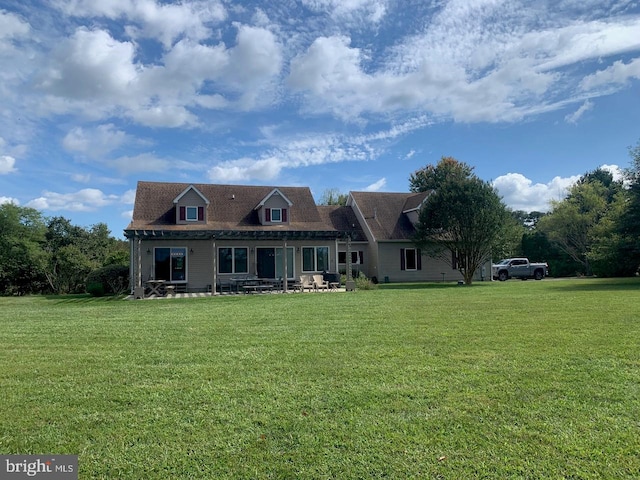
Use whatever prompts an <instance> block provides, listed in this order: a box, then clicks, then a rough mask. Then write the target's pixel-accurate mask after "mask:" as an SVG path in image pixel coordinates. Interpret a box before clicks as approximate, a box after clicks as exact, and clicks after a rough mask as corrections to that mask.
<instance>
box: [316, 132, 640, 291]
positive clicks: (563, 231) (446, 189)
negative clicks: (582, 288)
mask: <svg viewBox="0 0 640 480" xmlns="http://www.w3.org/2000/svg"><path fill="white" fill-rule="evenodd" d="M629 153H630V156H631V166H630V167H629V168H627V169H625V170H624V175H623V178H622V179H619V180H618V179H614V177H613V175H612V174H611V173H610V172H609V171H606V170H604V169H602V168H598V169H596V170H594V171H591V172H587V173H585V174H584V175H582V177H581V178H580V179H579V180H578V182H576V183H575V184H574V185H573V186H572V187H571V188H570V189H569V190H568V192H567V195H566V197H565V198H564V199H562V200H559V201H553V202H552V203H551V205H550V206H551V209H550V211H549V212H536V211H534V212H525V211H513V210H510V209H509V208H507V207H506V205H505V204H504V203H503V202H502V200H501V198H500V196H499V194H498V192H497V191H496V190H495V188H493V187H492V185H491V184H490V182H487V181H484V180H482V179H480V178H479V177H478V176H477V175H475V173H474V172H473V167H472V166H470V165H468V164H466V163H464V162H460V161H458V160H456V159H455V158H452V157H443V158H442V159H441V160H440V161H439V162H438V163H437V164H435V165H427V166H425V167H423V168H421V169H419V170H417V171H415V172H414V173H413V174H411V176H410V178H409V188H410V190H411V191H412V192H429V196H428V200H427V201H426V202H425V203H424V205H423V207H422V209H421V213H420V218H419V221H418V223H417V225H416V236H415V238H414V242H415V243H416V245H417V246H418V247H420V248H421V249H422V250H423V251H424V252H425V253H427V254H428V255H430V256H433V257H437V258H440V259H441V260H443V261H444V262H445V263H447V264H449V265H450V266H451V267H452V268H455V269H457V270H459V271H460V273H461V274H462V276H463V278H464V280H465V283H467V284H470V283H471V282H472V281H473V277H474V274H475V273H476V271H477V270H478V269H479V268H482V265H483V264H484V262H485V261H486V259H487V258H492V259H493V260H494V261H497V260H499V259H501V258H508V257H528V258H529V259H530V260H532V261H546V262H548V263H549V267H550V270H551V274H552V275H553V276H556V277H564V276H575V275H578V276H579V275H597V276H601V277H614V276H616V277H619V276H631V275H636V274H638V272H639V269H640V142H639V143H638V145H636V146H635V147H632V148H630V149H629ZM345 200H346V195H343V194H340V193H339V192H337V191H336V190H335V189H331V190H329V191H327V192H325V195H324V196H323V197H322V199H321V203H322V204H325V205H332V204H344V201H345Z"/></svg>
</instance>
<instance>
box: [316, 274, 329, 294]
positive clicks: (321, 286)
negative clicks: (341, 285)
mask: <svg viewBox="0 0 640 480" xmlns="http://www.w3.org/2000/svg"><path fill="white" fill-rule="evenodd" d="M313 287H314V288H315V289H316V290H327V291H329V282H327V281H326V280H325V279H324V278H323V277H322V275H314V276H313Z"/></svg>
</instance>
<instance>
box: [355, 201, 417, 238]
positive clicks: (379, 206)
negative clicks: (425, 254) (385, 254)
mask: <svg viewBox="0 0 640 480" xmlns="http://www.w3.org/2000/svg"><path fill="white" fill-rule="evenodd" d="M350 196H351V198H352V200H353V202H355V204H356V207H357V208H358V209H359V210H360V212H361V213H362V216H363V217H364V221H365V222H366V223H367V226H368V228H369V230H370V231H371V234H372V235H373V237H374V239H375V240H376V241H381V240H411V239H412V238H413V235H414V234H415V228H414V227H413V224H412V223H411V221H410V220H409V218H408V217H407V216H406V215H405V214H404V213H405V212H408V211H411V210H415V209H417V208H418V207H419V206H420V205H421V204H422V202H423V201H424V200H425V199H426V198H427V197H428V196H429V192H420V193H385V192H351V193H350Z"/></svg>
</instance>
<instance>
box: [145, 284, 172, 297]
mask: <svg viewBox="0 0 640 480" xmlns="http://www.w3.org/2000/svg"><path fill="white" fill-rule="evenodd" d="M165 283H167V281H166V280H147V281H146V282H145V283H144V285H145V287H147V288H148V289H149V294H148V295H149V296H151V295H157V296H158V297H162V296H164V295H165V289H164V284H165Z"/></svg>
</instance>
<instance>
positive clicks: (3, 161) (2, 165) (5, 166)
mask: <svg viewBox="0 0 640 480" xmlns="http://www.w3.org/2000/svg"><path fill="white" fill-rule="evenodd" d="M15 164H16V159H15V158H13V157H10V156H9V155H0V175H7V174H9V173H13V172H16V171H17V169H16V168H15Z"/></svg>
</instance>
